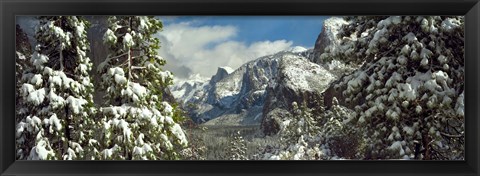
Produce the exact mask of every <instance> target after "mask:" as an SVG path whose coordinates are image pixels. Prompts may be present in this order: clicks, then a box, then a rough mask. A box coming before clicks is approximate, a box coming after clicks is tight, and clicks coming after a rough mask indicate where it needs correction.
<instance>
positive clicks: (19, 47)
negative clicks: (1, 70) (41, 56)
mask: <svg viewBox="0 0 480 176" xmlns="http://www.w3.org/2000/svg"><path fill="white" fill-rule="evenodd" d="M15 51H16V53H15V78H16V90H17V91H15V100H16V105H17V107H18V106H20V105H21V100H22V97H21V96H20V92H19V91H18V90H20V87H22V85H23V83H22V79H21V78H22V74H23V71H24V70H25V69H26V68H29V67H31V64H30V62H29V61H30V56H32V47H31V45H30V42H29V41H28V36H27V34H26V33H25V32H23V30H22V28H20V25H18V24H17V25H16V28H15ZM18 113H19V112H18V109H16V114H18ZM15 120H16V121H15V122H16V123H18V122H20V121H21V120H22V119H21V117H20V116H16V119H15Z"/></svg>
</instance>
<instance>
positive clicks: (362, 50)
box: [320, 16, 465, 160]
mask: <svg viewBox="0 0 480 176" xmlns="http://www.w3.org/2000/svg"><path fill="white" fill-rule="evenodd" d="M346 20H347V21H349V23H348V24H347V25H345V26H344V27H343V29H342V30H341V32H340V33H339V35H338V36H337V37H338V39H339V40H341V44H340V46H338V47H336V48H329V49H328V50H326V52H325V53H324V54H322V55H321V56H320V57H321V58H322V59H326V60H331V59H335V60H341V61H344V62H347V63H353V64H358V65H361V67H360V68H359V69H358V70H357V71H355V72H353V73H351V74H348V75H346V76H344V77H343V78H342V79H340V80H339V81H338V82H336V83H335V84H334V85H333V86H334V87H335V89H336V90H340V91H341V92H340V93H341V95H342V101H341V102H343V103H344V104H345V105H349V106H353V109H354V110H355V112H357V113H356V115H355V116H354V117H352V118H351V119H350V120H349V122H350V123H349V124H348V126H349V127H352V128H358V129H359V131H358V133H360V134H361V135H362V136H363V137H362V138H364V139H365V141H364V142H365V144H363V145H360V146H366V149H365V150H364V151H365V152H366V153H364V156H363V157H362V158H366V159H448V160H450V159H462V158H464V154H465V153H464V142H465V138H464V131H465V130H464V75H465V66H464V19H463V17H446V16H427V17H423V16H415V17H412V16H404V17H401V16H391V17H383V16H376V17H347V18H346ZM337 98H339V97H337Z"/></svg>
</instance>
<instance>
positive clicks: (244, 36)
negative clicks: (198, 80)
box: [158, 16, 327, 78]
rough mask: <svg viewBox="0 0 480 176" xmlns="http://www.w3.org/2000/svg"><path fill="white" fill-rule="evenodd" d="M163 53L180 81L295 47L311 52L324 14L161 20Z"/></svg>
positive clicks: (168, 65) (233, 66)
mask: <svg viewBox="0 0 480 176" xmlns="http://www.w3.org/2000/svg"><path fill="white" fill-rule="evenodd" d="M159 18H160V19H161V20H162V22H163V25H164V28H163V31H162V32H160V33H159V34H158V37H159V38H160V40H161V42H162V43H161V46H162V47H161V49H160V55H161V56H162V57H164V58H165V59H166V60H167V65H166V69H167V70H170V71H172V72H173V74H174V75H175V76H176V77H178V78H188V76H189V75H191V74H197V73H198V74H200V75H201V76H203V77H210V76H212V75H213V74H215V72H216V70H217V68H218V67H221V66H229V67H231V68H233V69H236V68H238V67H239V66H241V65H242V64H244V63H246V62H248V61H250V60H253V59H256V58H258V57H261V56H265V55H269V54H273V53H276V52H278V51H282V50H285V49H289V48H290V47H294V46H303V47H305V48H313V46H314V44H315V40H316V39H317V36H318V34H319V33H320V31H321V28H322V24H323V21H324V20H325V19H326V18H327V17H321V16H290V17H287V16H242V17H240V16H192V17H190V16H182V17H173V16H161V17H159Z"/></svg>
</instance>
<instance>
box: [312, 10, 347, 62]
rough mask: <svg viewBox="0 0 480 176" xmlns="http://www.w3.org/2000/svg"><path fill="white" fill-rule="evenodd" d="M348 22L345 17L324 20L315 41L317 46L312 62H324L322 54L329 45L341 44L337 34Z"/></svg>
mask: <svg viewBox="0 0 480 176" xmlns="http://www.w3.org/2000/svg"><path fill="white" fill-rule="evenodd" d="M344 24H347V21H345V20H344V19H343V18H340V17H332V18H329V19H327V20H325V21H324V22H323V27H322V32H320V34H319V35H318V37H317V40H316V41H315V48H314V49H313V57H311V60H312V62H315V63H318V64H320V63H322V61H321V60H320V55H322V54H323V53H324V52H325V50H326V49H328V48H327V46H328V47H337V46H339V44H340V40H338V39H337V37H336V36H337V34H338V32H339V31H340V29H341V27H342V25H344Z"/></svg>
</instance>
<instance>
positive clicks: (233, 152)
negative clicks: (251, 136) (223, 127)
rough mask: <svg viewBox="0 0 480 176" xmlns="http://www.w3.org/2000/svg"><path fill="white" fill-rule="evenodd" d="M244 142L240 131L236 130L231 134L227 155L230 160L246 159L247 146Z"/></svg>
mask: <svg viewBox="0 0 480 176" xmlns="http://www.w3.org/2000/svg"><path fill="white" fill-rule="evenodd" d="M246 145H247V144H246V142H245V140H244V139H243V137H242V135H240V131H237V132H236V133H234V134H233V135H232V140H231V141H230V146H229V148H230V149H229V151H228V154H227V155H228V157H229V159H230V160H247V156H245V155H246V152H247V146H246Z"/></svg>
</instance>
